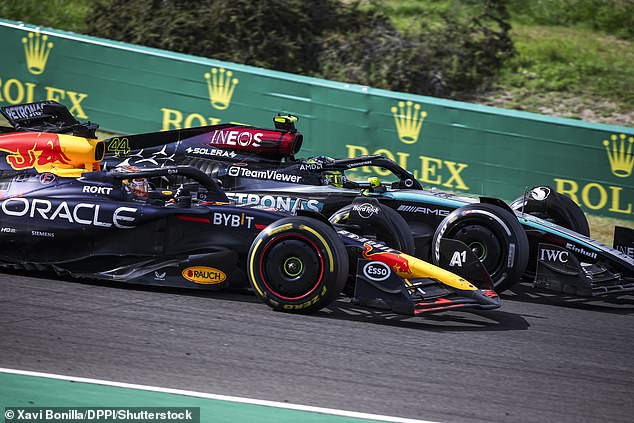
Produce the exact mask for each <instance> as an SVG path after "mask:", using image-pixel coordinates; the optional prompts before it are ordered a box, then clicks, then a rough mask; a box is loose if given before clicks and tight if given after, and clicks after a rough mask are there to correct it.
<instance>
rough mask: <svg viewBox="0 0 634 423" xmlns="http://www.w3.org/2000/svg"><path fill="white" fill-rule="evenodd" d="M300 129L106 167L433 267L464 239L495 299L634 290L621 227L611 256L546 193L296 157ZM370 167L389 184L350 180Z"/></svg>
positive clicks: (137, 140)
mask: <svg viewBox="0 0 634 423" xmlns="http://www.w3.org/2000/svg"><path fill="white" fill-rule="evenodd" d="M295 121H296V118H294V117H292V116H277V117H275V118H274V124H275V125H274V126H275V127H274V128H273V129H265V128H259V127H253V126H246V125H236V124H221V125H214V126H207V127H199V128H189V129H180V130H172V131H166V132H158V133H150V134H139V135H129V136H120V137H114V138H111V139H108V140H106V144H107V156H106V160H105V162H104V163H105V165H106V166H107V167H108V168H116V167H117V166H130V165H133V166H137V167H144V166H169V165H171V164H175V163H177V164H186V165H189V166H193V167H195V168H198V169H200V170H202V171H203V172H205V173H206V174H208V175H210V176H211V177H212V178H213V179H215V180H217V181H218V182H219V183H220V184H221V185H222V187H223V188H224V189H225V190H226V192H227V195H228V196H229V198H231V199H232V200H233V201H235V202H236V203H241V204H248V205H261V206H267V207H274V208H278V209H284V210H290V211H292V210H311V211H318V212H320V213H322V214H324V215H326V216H328V217H329V218H330V220H331V221H332V222H335V223H338V224H342V225H347V227H348V228H349V229H354V230H356V231H359V230H361V231H362V233H364V235H366V236H368V237H373V238H375V239H380V240H383V241H385V242H386V243H388V245H390V246H392V247H394V248H397V249H399V250H401V251H404V252H407V253H409V254H415V255H416V256H417V257H419V258H422V259H425V260H428V261H430V262H433V263H436V264H439V263H440V262H441V254H440V243H441V240H443V239H455V240H459V241H461V242H462V243H464V244H466V245H468V247H469V248H470V250H471V251H472V252H473V253H474V254H475V255H476V257H478V259H479V260H480V261H481V262H482V263H483V265H484V266H485V268H486V269H487V271H488V272H489V274H490V275H491V278H492V280H493V282H494V284H495V287H496V290H498V292H500V291H503V290H505V289H508V288H510V287H511V286H513V284H515V283H516V282H518V281H519V280H520V278H522V277H524V278H528V279H529V280H531V281H532V282H533V284H534V286H535V287H537V288H545V289H548V290H552V291H556V292H560V293H565V294H572V295H580V296H596V295H606V294H619V293H622V292H627V291H632V290H634V260H633V258H634V257H633V255H634V253H632V252H633V251H634V231H633V230H632V229H629V228H616V231H615V240H614V247H613V248H610V247H608V246H606V245H603V244H602V243H600V242H597V241H595V240H593V239H591V238H589V232H590V231H589V227H588V222H587V220H586V218H585V216H584V214H583V212H582V211H581V209H580V208H579V207H578V206H577V205H576V204H575V203H574V202H573V201H572V200H571V199H569V198H568V197H566V196H564V195H562V194H559V193H557V192H555V191H554V190H553V189H551V188H549V187H535V188H533V189H531V190H529V191H527V192H526V193H524V195H522V196H520V197H519V198H518V199H517V200H515V201H513V202H512V203H510V204H507V203H506V202H504V201H502V200H500V199H498V198H493V197H485V196H480V197H469V196H465V195H456V194H452V193H447V192H441V191H437V190H433V189H431V190H430V189H423V187H422V186H421V185H420V183H419V181H417V180H416V178H415V177H414V176H413V175H412V174H411V173H410V172H408V171H407V170H405V169H403V168H401V167H400V166H398V165H397V164H396V163H395V162H393V161H392V160H389V159H387V158H385V157H383V156H376V155H375V156H362V157H355V158H344V159H331V158H328V157H324V156H320V157H313V158H309V159H298V158H296V155H297V154H298V152H299V151H300V148H301V146H302V143H303V136H302V134H301V133H300V132H298V131H297V129H296V128H295ZM363 166H373V167H375V168H377V169H380V170H381V172H382V173H383V174H385V173H389V174H390V176H389V178H391V180H389V181H388V182H387V183H385V182H383V183H382V182H381V181H378V180H377V179H376V178H373V179H371V180H370V181H368V182H359V181H354V180H352V178H347V177H346V176H347V174H348V173H350V172H351V171H353V170H354V169H358V168H360V167H363ZM165 182H166V183H167V186H169V185H170V184H173V183H174V181H173V180H166V181H165ZM359 198H362V199H366V200H369V199H373V200H376V201H378V202H379V203H380V204H381V205H384V206H388V207H389V208H390V209H391V210H393V211H396V212H397V213H398V214H399V215H400V216H401V217H403V218H404V219H405V221H406V225H405V227H404V228H403V227H400V228H399V230H395V231H392V232H390V233H385V232H383V233H381V231H380V230H377V228H376V227H374V226H373V225H372V224H371V223H368V222H369V221H368V220H364V219H363V216H371V215H372V213H371V210H373V206H372V204H371V203H369V202H367V204H365V203H364V202H361V204H353V202H354V201H356V200H357V199H359ZM360 207H362V208H361V209H360ZM351 212H354V213H352V214H351ZM628 252H629V254H630V255H628Z"/></svg>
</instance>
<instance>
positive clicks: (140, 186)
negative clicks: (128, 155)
mask: <svg viewBox="0 0 634 423" xmlns="http://www.w3.org/2000/svg"><path fill="white" fill-rule="evenodd" d="M138 171H139V169H138V168H136V167H134V166H118V167H116V168H115V169H113V172H138ZM123 186H124V188H125V190H126V191H127V192H128V193H130V194H132V196H133V197H134V198H135V199H141V200H144V199H146V198H148V192H149V191H150V183H149V182H148V180H147V179H146V178H137V179H124V180H123Z"/></svg>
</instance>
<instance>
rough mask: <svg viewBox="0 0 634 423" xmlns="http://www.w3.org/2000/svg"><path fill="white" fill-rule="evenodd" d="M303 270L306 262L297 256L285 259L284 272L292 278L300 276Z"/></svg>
mask: <svg viewBox="0 0 634 423" xmlns="http://www.w3.org/2000/svg"><path fill="white" fill-rule="evenodd" d="M303 270H304V264H303V263H302V261H301V260H300V259H299V258H297V257H289V258H287V259H286V260H285V261H284V264H283V272H284V273H285V274H286V275H287V276H289V277H291V278H295V277H297V276H299V275H300V274H301V273H302V271H303Z"/></svg>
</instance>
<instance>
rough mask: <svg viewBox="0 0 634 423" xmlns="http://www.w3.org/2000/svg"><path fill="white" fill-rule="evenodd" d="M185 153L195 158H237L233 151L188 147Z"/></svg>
mask: <svg viewBox="0 0 634 423" xmlns="http://www.w3.org/2000/svg"><path fill="white" fill-rule="evenodd" d="M185 151H186V152H187V153H188V154H194V155H197V156H213V157H231V158H234V157H235V156H237V154H236V153H235V152H234V151H230V150H220V149H218V148H203V147H196V148H191V147H188V148H187V149H186V150H185Z"/></svg>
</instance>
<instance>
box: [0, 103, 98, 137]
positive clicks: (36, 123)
mask: <svg viewBox="0 0 634 423" xmlns="http://www.w3.org/2000/svg"><path fill="white" fill-rule="evenodd" d="M97 128H99V125H97V124H96V123H91V122H84V123H81V122H79V121H78V120H77V119H75V118H74V117H73V115H72V114H71V113H70V111H69V110H68V109H67V108H66V106H64V105H63V104H60V103H58V102H56V101H53V100H44V101H37V102H34V103H26V104H18V105H15V106H2V107H0V133H4V132H23V131H34V132H52V133H56V134H72V135H75V136H78V137H84V138H93V139H94V138H97V136H96V134H95V132H96V130H97Z"/></svg>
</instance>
